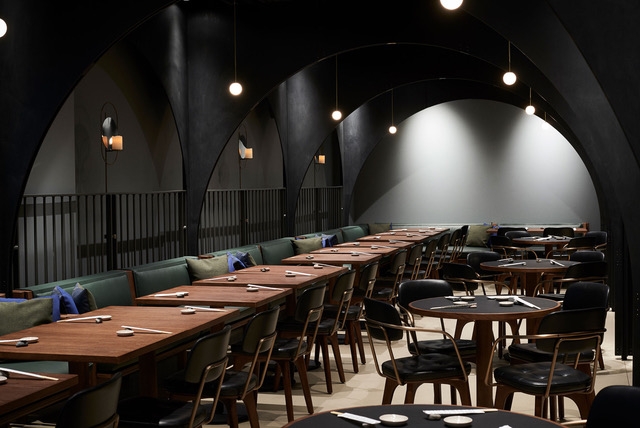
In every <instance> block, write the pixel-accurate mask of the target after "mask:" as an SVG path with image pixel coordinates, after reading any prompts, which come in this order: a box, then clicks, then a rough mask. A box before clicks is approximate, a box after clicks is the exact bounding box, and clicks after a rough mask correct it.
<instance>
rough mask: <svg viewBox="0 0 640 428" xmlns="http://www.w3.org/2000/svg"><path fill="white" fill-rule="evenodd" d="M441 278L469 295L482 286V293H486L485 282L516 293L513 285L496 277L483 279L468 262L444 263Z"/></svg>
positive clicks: (455, 288) (510, 292)
mask: <svg viewBox="0 0 640 428" xmlns="http://www.w3.org/2000/svg"><path fill="white" fill-rule="evenodd" d="M439 276H440V278H442V279H444V280H445V281H447V282H448V283H449V284H451V287H452V288H453V289H454V290H458V291H464V292H465V293H466V294H467V295H470V296H473V295H474V293H475V291H476V290H477V289H478V287H480V288H482V294H484V295H486V294H487V291H486V289H485V286H484V285H485V283H488V282H491V283H494V284H496V290H497V289H502V287H505V288H506V289H507V290H509V294H514V292H513V290H512V289H511V287H509V286H508V285H507V284H506V283H504V282H502V281H498V280H496V279H492V280H487V279H483V278H482V277H481V276H480V275H479V274H478V273H477V272H476V271H475V269H473V268H472V267H471V266H469V265H468V264H466V263H464V264H463V263H443V264H442V267H441V268H440V274H439Z"/></svg>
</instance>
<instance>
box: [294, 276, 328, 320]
mask: <svg viewBox="0 0 640 428" xmlns="http://www.w3.org/2000/svg"><path fill="white" fill-rule="evenodd" d="M326 289H327V286H326V285H325V284H322V285H314V286H311V287H309V288H307V289H306V290H304V291H303V292H302V294H301V295H300V297H298V301H297V302H296V312H295V320H296V321H298V322H301V323H304V322H310V323H312V322H316V321H318V320H319V319H320V317H321V316H322V304H323V302H324V293H325V291H326ZM318 309H320V310H318ZM310 314H311V315H310Z"/></svg>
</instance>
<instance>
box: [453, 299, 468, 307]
mask: <svg viewBox="0 0 640 428" xmlns="http://www.w3.org/2000/svg"><path fill="white" fill-rule="evenodd" d="M453 304H454V305H460V306H467V305H468V304H469V303H467V302H463V301H462V300H456V301H455V302H453Z"/></svg>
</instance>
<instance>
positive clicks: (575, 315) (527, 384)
mask: <svg viewBox="0 0 640 428" xmlns="http://www.w3.org/2000/svg"><path fill="white" fill-rule="evenodd" d="M606 312H607V311H606V309H604V308H589V309H574V310H564V311H558V312H553V313H550V314H547V315H546V316H545V317H544V318H542V320H541V322H540V325H539V327H538V333H537V334H533V335H510V336H503V337H501V338H498V339H497V340H496V341H494V344H493V348H492V352H495V350H496V347H497V345H498V343H499V341H502V340H504V339H509V338H511V339H518V340H519V341H520V342H522V341H523V340H527V339H529V340H531V339H534V340H535V346H536V348H537V349H538V350H540V351H543V352H548V353H550V354H551V355H552V357H551V360H550V361H541V362H531V363H525V364H512V365H506V366H501V367H497V368H495V369H494V370H493V380H492V379H491V367H490V368H489V370H488V371H487V377H486V378H485V382H486V384H487V385H490V386H495V387H496V396H495V407H496V408H498V409H505V410H510V409H511V403H512V400H513V395H514V394H515V393H516V392H519V393H524V394H528V395H533V396H535V410H534V412H535V415H536V416H539V417H547V411H546V408H547V405H546V404H547V402H548V401H549V399H550V398H553V399H556V398H557V397H567V398H570V399H571V400H573V401H574V402H575V403H576V405H577V406H578V409H579V411H580V415H581V417H582V418H586V417H587V414H588V413H589V408H590V406H591V402H592V397H593V395H594V386H595V380H596V372H597V364H596V361H597V360H598V358H599V355H600V344H601V341H602V335H603V334H604V332H605V321H606V315H607V313H606ZM590 352H592V354H591V356H592V358H591V359H590V361H586V358H584V356H585V353H590ZM489 361H490V362H491V361H492V358H491V359H489ZM490 364H491V363H490ZM585 364H586V365H587V367H588V370H585V368H584V366H585Z"/></svg>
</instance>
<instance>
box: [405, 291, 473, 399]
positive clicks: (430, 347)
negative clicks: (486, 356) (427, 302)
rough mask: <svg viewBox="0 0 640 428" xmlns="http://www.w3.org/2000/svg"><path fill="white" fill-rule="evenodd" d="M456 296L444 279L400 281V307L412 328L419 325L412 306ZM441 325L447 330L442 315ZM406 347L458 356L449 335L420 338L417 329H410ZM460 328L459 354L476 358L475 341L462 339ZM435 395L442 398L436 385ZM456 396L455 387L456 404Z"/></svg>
mask: <svg viewBox="0 0 640 428" xmlns="http://www.w3.org/2000/svg"><path fill="white" fill-rule="evenodd" d="M445 296H453V289H452V288H451V285H450V284H449V283H448V282H447V281H445V280H443V279H418V280H410V281H404V282H402V283H400V286H399V288H398V301H397V304H398V308H399V309H400V314H401V316H402V319H403V322H404V323H405V324H406V325H408V326H411V327H416V323H415V319H414V316H413V314H412V313H411V311H410V309H409V305H410V304H411V303H412V302H414V301H416V300H421V299H429V298H432V297H445ZM440 328H441V329H442V330H443V331H445V325H444V319H442V318H440ZM406 333H407V348H408V349H409V352H410V353H411V354H412V355H419V354H428V353H438V354H445V355H450V356H455V355H456V349H455V347H454V346H453V342H452V341H451V340H449V339H448V338H447V337H446V336H443V337H442V338H439V339H428V340H418V338H417V335H416V334H415V332H412V331H407V332H406ZM460 335H461V330H460V331H456V334H455V335H454V342H455V345H456V346H457V348H458V351H459V353H460V356H461V357H462V359H463V360H465V361H471V362H473V361H475V355H476V342H475V340H471V339H461V338H460ZM434 389H435V391H434V392H435V394H436V397H437V399H439V400H440V401H441V400H442V398H441V392H440V388H439V387H436V385H434ZM456 401H457V397H456V394H455V390H452V394H451V404H456Z"/></svg>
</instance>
